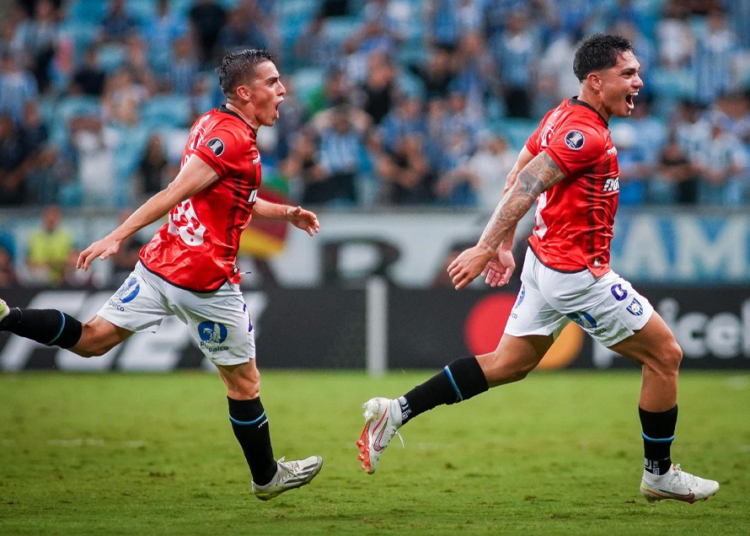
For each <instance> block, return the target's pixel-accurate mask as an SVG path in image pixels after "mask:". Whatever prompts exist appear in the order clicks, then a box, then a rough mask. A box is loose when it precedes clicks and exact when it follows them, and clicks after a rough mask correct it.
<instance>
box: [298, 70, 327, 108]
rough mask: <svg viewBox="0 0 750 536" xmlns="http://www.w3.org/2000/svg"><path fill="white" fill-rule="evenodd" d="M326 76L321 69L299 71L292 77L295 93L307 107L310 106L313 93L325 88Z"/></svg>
mask: <svg viewBox="0 0 750 536" xmlns="http://www.w3.org/2000/svg"><path fill="white" fill-rule="evenodd" d="M324 76H325V74H324V70H323V69H322V68H319V67H307V68H304V69H299V70H298V71H296V72H295V73H294V74H293V75H292V84H293V86H294V92H295V94H296V95H297V98H298V99H299V100H300V102H302V103H303V104H304V105H305V106H307V105H308V104H309V102H310V98H311V97H312V95H313V93H315V92H316V91H317V90H319V89H320V88H321V87H322V86H323V78H324Z"/></svg>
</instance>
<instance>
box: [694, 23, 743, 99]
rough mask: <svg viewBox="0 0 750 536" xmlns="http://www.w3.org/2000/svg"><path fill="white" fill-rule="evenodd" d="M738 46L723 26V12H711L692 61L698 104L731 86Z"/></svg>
mask: <svg viewBox="0 0 750 536" xmlns="http://www.w3.org/2000/svg"><path fill="white" fill-rule="evenodd" d="M738 45H739V42H738V39H737V36H736V35H735V34H734V32H732V30H730V29H729V28H727V26H726V17H725V14H724V12H723V11H721V10H718V9H715V10H713V11H711V13H710V14H709V15H708V27H707V29H706V34H705V35H703V36H702V37H701V38H700V39H698V45H697V47H696V52H695V60H694V64H695V77H696V79H697V83H698V93H697V95H698V102H700V103H701V104H703V105H707V104H709V103H710V102H711V101H713V100H714V99H715V98H716V97H718V96H719V95H721V94H722V93H724V92H726V91H729V90H730V89H732V85H733V83H734V73H733V68H734V63H735V61H736V59H737V53H738Z"/></svg>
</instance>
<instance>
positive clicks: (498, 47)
mask: <svg viewBox="0 0 750 536" xmlns="http://www.w3.org/2000/svg"><path fill="white" fill-rule="evenodd" d="M490 47H491V49H492V54H493V57H494V58H495V61H496V62H497V63H498V64H499V66H500V67H499V69H500V77H501V78H502V81H503V85H504V93H505V108H506V111H507V115H508V117H531V106H532V94H531V87H532V81H533V80H534V78H535V76H536V67H537V65H536V62H537V60H538V58H539V55H540V53H541V49H540V43H539V41H538V38H537V37H536V36H535V35H534V33H533V31H532V29H531V28H530V27H529V23H528V17H527V15H526V13H524V12H523V11H515V12H513V14H512V15H511V16H510V19H509V20H508V27H507V28H506V30H505V31H504V32H503V33H502V34H498V35H497V36H496V37H495V38H494V39H493V40H491V41H490Z"/></svg>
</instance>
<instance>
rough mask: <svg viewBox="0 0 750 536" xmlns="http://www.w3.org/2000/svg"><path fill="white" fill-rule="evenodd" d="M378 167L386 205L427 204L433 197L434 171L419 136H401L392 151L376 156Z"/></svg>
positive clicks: (376, 165)
mask: <svg viewBox="0 0 750 536" xmlns="http://www.w3.org/2000/svg"><path fill="white" fill-rule="evenodd" d="M375 167H376V170H377V172H378V175H379V176H380V177H381V178H382V180H383V190H384V195H383V200H384V201H385V202H386V203H387V204H392V205H415V204H425V203H429V202H431V201H432V200H433V199H434V193H433V187H434V185H435V173H434V172H433V171H432V169H431V168H430V166H429V163H428V161H427V158H426V156H425V153H424V149H423V143H422V138H421V137H420V136H402V137H401V138H399V139H398V140H397V141H396V143H395V145H394V147H393V150H391V151H383V152H382V153H380V154H379V155H378V156H377V158H376V164H375Z"/></svg>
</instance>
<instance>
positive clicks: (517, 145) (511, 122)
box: [491, 118, 539, 151]
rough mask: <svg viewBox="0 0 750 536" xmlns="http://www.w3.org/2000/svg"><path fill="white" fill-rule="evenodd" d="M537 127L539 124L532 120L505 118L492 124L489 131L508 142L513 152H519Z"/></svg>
mask: <svg viewBox="0 0 750 536" xmlns="http://www.w3.org/2000/svg"><path fill="white" fill-rule="evenodd" d="M538 125H539V122H538V121H534V120H533V119H514V118H505V119H501V120H499V121H495V122H494V123H492V125H491V130H492V132H493V133H495V134H498V135H500V136H503V137H504V138H505V139H506V140H508V143H509V144H510V146H511V147H512V148H513V149H514V150H516V151H520V150H521V149H522V148H523V146H524V144H525V143H526V140H527V139H529V136H531V134H532V133H533V132H534V130H536V127H537V126H538Z"/></svg>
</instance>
